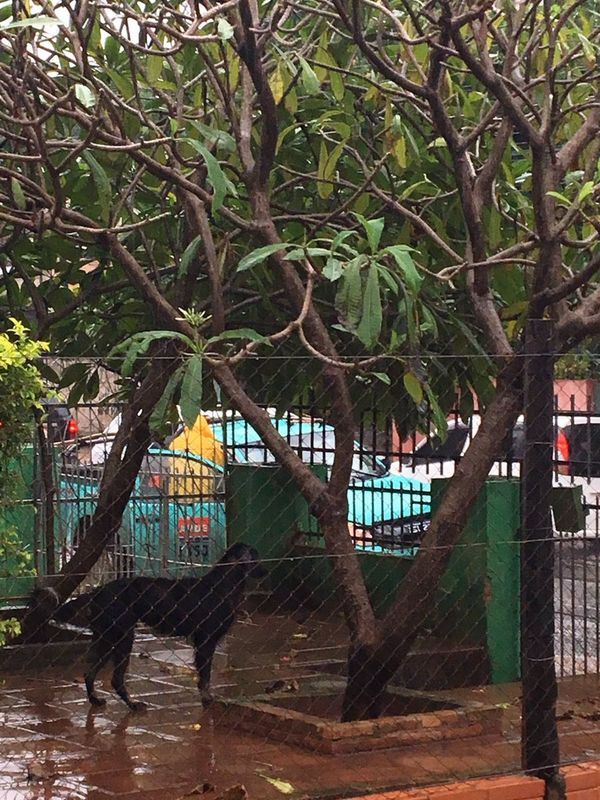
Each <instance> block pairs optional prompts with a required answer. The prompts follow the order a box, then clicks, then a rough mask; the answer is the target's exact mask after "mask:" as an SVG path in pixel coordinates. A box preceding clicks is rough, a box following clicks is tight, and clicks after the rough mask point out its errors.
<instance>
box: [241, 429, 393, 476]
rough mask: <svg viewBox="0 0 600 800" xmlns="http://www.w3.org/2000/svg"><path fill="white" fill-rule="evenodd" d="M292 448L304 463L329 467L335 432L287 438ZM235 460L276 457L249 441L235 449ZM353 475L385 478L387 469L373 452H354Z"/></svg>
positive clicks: (272, 459)
mask: <svg viewBox="0 0 600 800" xmlns="http://www.w3.org/2000/svg"><path fill="white" fill-rule="evenodd" d="M288 443H289V445H290V447H292V448H293V449H294V450H295V451H296V452H297V453H298V454H299V455H300V457H301V458H302V460H303V461H304V463H305V464H326V465H327V466H329V467H331V465H332V464H333V458H334V454H335V433H334V432H333V431H330V430H325V431H324V430H317V431H310V432H308V433H305V434H302V435H301V436H290V437H289V439H288ZM236 460H238V461H248V462H250V463H252V464H274V463H275V457H274V456H273V454H272V453H271V452H270V451H269V450H267V448H266V447H265V445H263V444H262V443H261V442H250V443H249V444H248V445H246V446H244V447H237V448H236ZM352 472H353V473H354V475H355V477H356V476H365V477H374V476H379V475H384V474H385V472H386V469H385V467H384V465H383V464H382V463H380V462H379V461H378V460H377V459H376V458H375V456H374V455H373V454H372V453H369V452H367V451H365V450H356V451H355V453H354V458H353V460H352Z"/></svg>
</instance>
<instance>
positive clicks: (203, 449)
mask: <svg viewBox="0 0 600 800" xmlns="http://www.w3.org/2000/svg"><path fill="white" fill-rule="evenodd" d="M169 449H170V450H179V451H185V452H188V453H192V454H193V455H197V456H201V457H202V458H204V459H206V460H207V461H209V462H212V463H213V464H218V465H219V466H223V464H224V463H225V459H224V457H223V447H222V446H221V443H220V442H218V441H217V440H216V439H215V437H214V435H213V432H212V428H211V427H210V425H209V423H208V420H207V419H206V418H205V417H203V416H202V414H200V416H199V417H198V418H197V419H196V422H194V424H193V425H192V427H191V428H185V429H184V430H183V433H181V434H180V435H179V436H177V437H176V438H175V439H173V441H172V442H171V444H170V445H169ZM215 474H216V473H215V470H213V469H212V468H211V467H210V466H209V465H208V464H203V463H201V462H199V461H195V460H193V459H191V458H185V457H184V456H181V457H179V458H174V459H173V464H172V478H171V481H170V484H171V485H170V487H169V489H170V493H171V494H174V495H177V496H182V495H183V496H187V497H189V499H190V502H193V501H194V499H197V498H198V497H206V496H212V495H213V494H214V491H215V488H214V478H215Z"/></svg>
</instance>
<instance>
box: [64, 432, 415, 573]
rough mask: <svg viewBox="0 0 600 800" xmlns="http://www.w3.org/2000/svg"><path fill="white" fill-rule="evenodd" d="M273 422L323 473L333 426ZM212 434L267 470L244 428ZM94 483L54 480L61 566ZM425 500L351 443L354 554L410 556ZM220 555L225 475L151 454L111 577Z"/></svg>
mask: <svg viewBox="0 0 600 800" xmlns="http://www.w3.org/2000/svg"><path fill="white" fill-rule="evenodd" d="M272 423H273V425H274V426H275V427H276V428H277V430H278V432H279V433H280V434H281V436H283V437H284V438H285V439H286V441H288V443H289V444H290V446H291V447H292V448H293V449H294V450H295V451H296V452H297V453H298V454H299V455H300V457H301V458H302V459H303V461H305V462H306V463H308V464H312V465H325V467H326V468H330V467H331V465H332V463H333V457H334V450H335V447H334V445H335V434H334V430H333V428H332V427H331V426H329V425H326V424H324V423H322V422H319V421H314V420H312V421H303V420H301V419H298V418H291V417H290V418H285V419H276V418H273V419H272ZM211 428H212V431H213V435H214V437H215V439H216V440H217V441H219V442H221V443H222V445H223V450H224V451H225V452H226V454H227V460H228V461H229V462H230V463H231V462H236V463H242V464H244V463H248V464H266V465H268V464H274V463H275V459H274V457H273V455H272V454H271V453H270V452H269V450H267V448H266V447H265V445H264V444H263V442H262V441H261V439H260V436H259V435H258V433H257V432H256V431H255V430H254V429H253V428H252V427H251V426H250V425H249V424H248V423H247V422H245V421H244V420H242V419H232V420H228V421H226V422H225V424H223V422H222V421H217V422H213V423H212V424H211ZM99 480H100V472H99V471H98V470H95V469H94V468H82V467H66V468H65V469H64V470H63V472H62V473H61V478H60V489H59V496H60V502H59V513H58V514H57V521H58V528H59V533H60V535H59V537H58V539H59V541H60V557H61V559H66V558H68V557H69V556H70V555H71V553H72V552H73V551H74V549H75V548H76V547H77V545H78V541H79V538H80V536H81V535H82V534H83V533H84V531H85V527H86V525H87V524H89V520H90V519H91V516H92V514H93V512H94V509H95V506H96V501H97V496H98V489H99ZM430 500H431V496H430V488H429V484H427V483H424V482H421V481H419V480H417V479H415V478H413V477H405V476H402V475H398V474H391V473H390V472H389V470H388V469H387V467H386V465H385V463H384V462H383V461H382V460H381V459H380V458H378V457H377V456H375V455H373V454H371V453H369V452H365V451H363V450H360V448H359V447H358V444H357V446H356V452H355V456H354V463H353V469H352V478H351V483H350V487H349V489H348V528H349V530H350V533H351V534H352V536H353V538H354V541H355V542H356V547H357V549H364V550H371V551H373V550H374V551H379V552H381V551H384V552H402V553H404V554H408V553H410V552H411V550H412V549H413V548H414V547H415V546H416V545H417V544H418V542H419V540H420V538H421V536H422V535H423V533H424V531H425V530H426V528H427V526H428V524H429V517H430ZM315 531H316V528H315ZM225 549H226V504H225V486H224V469H223V467H221V466H219V465H217V464H215V463H214V462H212V461H210V460H208V459H205V458H202V457H200V456H198V455H195V454H194V453H191V452H189V451H178V450H167V449H160V448H153V449H151V450H149V451H148V455H147V456H146V457H145V458H144V461H143V464H142V468H141V469H140V473H139V475H138V478H137V480H136V485H135V489H134V492H133V494H132V496H131V499H130V501H129V503H128V505H127V508H126V511H125V514H124V515H123V522H122V525H121V528H120V530H119V532H118V536H117V540H116V541H115V543H114V546H113V547H112V548H109V551H108V554H107V558H108V559H109V560H110V559H111V558H112V559H113V561H114V569H115V571H117V572H120V573H125V574H151V575H159V574H170V575H173V574H175V575H177V574H189V573H190V572H193V571H194V569H195V568H197V567H200V566H201V565H204V564H207V563H209V564H210V563H214V561H216V560H217V559H218V558H219V557H220V556H221V555H222V553H223V552H224V550H225ZM109 569H110V565H109Z"/></svg>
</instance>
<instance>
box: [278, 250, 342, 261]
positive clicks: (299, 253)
mask: <svg viewBox="0 0 600 800" xmlns="http://www.w3.org/2000/svg"><path fill="white" fill-rule="evenodd" d="M330 254H331V253H330V251H329V250H326V249H325V248H324V247H297V248H296V249H295V250H290V252H289V253H288V254H287V256H286V258H287V259H288V260H289V261H302V259H304V258H306V257H307V256H311V257H313V258H314V257H316V256H329V255H330Z"/></svg>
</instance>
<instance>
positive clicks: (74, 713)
mask: <svg viewBox="0 0 600 800" xmlns="http://www.w3.org/2000/svg"><path fill="white" fill-rule="evenodd" d="M254 369H256V370H260V369H261V362H260V361H257V363H256V364H255V365H254ZM563 389H564V387H563V386H562V385H561V384H560V383H559V382H556V383H555V387H554V409H555V411H554V417H553V442H552V447H553V478H552V486H553V489H552V498H551V518H552V530H551V539H552V542H553V547H554V555H555V559H554V608H549V609H548V611H549V613H550V615H553V616H554V632H555V646H554V664H555V670H556V674H557V675H558V677H559V679H560V680H559V699H558V703H557V706H556V718H557V720H558V725H559V733H560V737H561V747H562V752H561V758H562V761H563V763H567V762H569V761H573V760H577V759H580V758H582V757H583V756H584V755H585V754H588V755H589V753H590V752H592V751H594V750H595V748H596V746H597V745H598V744H599V743H600V731H599V730H597V722H598V720H599V718H600V717H599V716H598V714H597V711H596V706H597V703H598V702H600V695H599V694H598V690H597V686H596V684H597V676H598V662H599V658H600V617H599V614H598V600H599V592H600V589H599V585H600V584H599V572H600V565H599V558H600V545H599V527H600V525H599V515H600V504H599V502H598V492H599V491H600V488H599V486H600V485H599V484H598V481H599V480H600V477H599V475H600V468H599V462H600V457H599V456H597V447H596V439H597V438H598V436H600V434H598V431H600V414H598V415H597V414H596V410H595V407H594V404H593V396H592V395H590V394H589V393H588V394H586V395H584V396H583V397H579V396H578V395H576V394H575V392H574V386H573V385H571V386H570V387H568V388H567V390H566V391H564V390H563ZM378 391H379V392H389V391H392V390H391V389H390V388H389V387H387V386H383V388H382V389H380V390H378ZM371 395H372V396H369V399H368V402H365V403H363V404H362V408H361V410H360V411H359V412H358V413H357V414H356V416H355V428H354V431H353V444H352V446H351V448H350V450H351V453H350V459H351V466H350V464H349V465H348V466H349V469H348V474H349V479H348V482H347V486H345V487H344V490H343V493H342V494H343V500H342V504H341V508H342V509H343V514H344V516H343V520H342V523H343V524H342V525H340V524H339V515H338V517H336V515H335V514H333V515H331V514H328V510H327V509H323V508H322V507H321V506H319V502H318V499H317V500H315V501H312V502H308V501H307V499H306V495H307V490H306V482H308V481H309V480H312V479H314V480H315V481H320V482H321V484H322V486H323V487H326V486H327V485H328V482H330V481H332V482H333V479H332V474H333V473H334V470H335V469H336V468H337V467H336V461H337V460H339V459H340V458H342V456H340V452H341V449H342V448H341V446H340V436H341V434H340V432H339V428H338V419H337V418H336V412H335V411H333V410H332V409H331V408H330V406H329V405H328V404H327V402H326V398H324V397H320V396H319V395H318V392H317V390H316V389H315V392H314V394H313V396H310V397H304V398H302V402H298V401H296V402H294V403H289V404H287V405H286V406H285V408H273V407H271V406H269V405H266V404H262V405H260V404H259V413H260V416H261V418H262V421H263V423H261V424H264V423H265V421H266V422H267V423H268V424H269V426H270V427H271V429H273V430H275V431H277V432H278V434H279V436H280V438H281V439H282V440H283V441H284V442H285V443H287V445H288V446H289V449H290V451H291V452H292V453H293V454H295V455H296V456H298V460H299V462H300V463H301V464H302V465H304V466H305V467H307V468H308V470H307V471H303V472H301V473H298V474H296V475H294V474H291V473H290V470H289V468H288V469H285V468H283V467H282V466H281V465H280V462H281V457H280V456H277V455H275V454H274V451H273V450H274V449H273V447H271V446H269V445H268V444H267V442H266V441H265V436H264V435H263V434H260V433H259V432H258V428H259V427H260V424H259V422H260V420H258V421H257V420H253V421H249V420H248V419H246V418H244V417H243V416H242V415H241V414H240V413H239V412H238V411H236V410H235V409H233V408H232V407H230V406H228V405H226V404H225V403H217V402H214V403H212V407H210V406H209V405H208V404H207V405H206V407H204V406H203V408H202V413H201V414H200V415H199V417H198V418H197V420H196V422H195V423H194V424H193V425H191V426H190V425H186V424H185V423H184V422H183V421H182V419H181V418H179V417H174V418H173V420H172V422H171V424H169V425H168V426H166V427H165V426H163V427H162V428H161V429H160V430H158V429H157V430H153V431H152V434H151V436H150V438H149V439H148V440H147V441H145V443H144V446H143V452H141V451H140V452H137V453H133V448H134V444H132V443H131V442H127V440H125V445H124V443H123V442H124V440H123V438H122V435H123V431H124V429H125V428H126V427H127V424H128V423H127V414H128V405H127V404H126V403H122V402H117V401H115V399H114V397H108V398H107V399H106V400H103V401H100V402H86V403H78V404H74V405H70V404H69V402H68V399H66V398H62V399H61V400H60V401H58V402H54V403H53V404H52V406H50V407H49V411H48V413H47V416H46V417H45V418H44V423H43V433H44V434H45V435H44V436H43V437H37V438H36V440H35V442H34V444H33V445H32V447H31V448H28V449H27V450H26V451H25V452H24V453H23V455H22V458H21V459H20V461H19V463H18V464H15V465H14V474H15V487H16V496H15V497H14V498H13V499H12V500H11V502H10V503H8V504H4V507H3V508H2V515H1V518H2V523H1V524H2V535H3V553H2V568H1V571H2V577H1V583H0V594H1V601H2V619H3V625H4V627H3V628H1V629H0V631H1V634H0V635H2V637H3V640H4V646H3V647H2V648H0V667H1V669H2V685H1V686H0V704H1V708H0V713H1V714H2V726H3V731H4V733H3V734H2V737H3V739H6V743H7V745H8V750H9V755H8V756H7V759H6V760H5V761H4V762H3V763H4V765H5V766H4V767H3V770H4V771H1V772H0V774H1V776H2V777H1V780H2V781H3V782H4V783H3V784H2V786H5V787H8V788H10V790H11V791H13V795H12V796H15V797H20V796H23V797H29V796H37V795H35V794H31V793H32V792H34V791H35V789H34V788H32V781H33V784H35V783H36V782H37V783H39V784H40V785H42V784H43V785H44V786H45V787H46V788H48V787H51V788H50V791H51V792H53V793H52V794H50V795H49V796H52V797H63V796H73V797H79V796H81V797H98V798H100V797H103V796H110V795H111V794H112V795H113V796H114V795H115V793H116V794H117V795H118V796H129V795H131V796H132V797H133V796H137V795H136V794H135V793H136V792H138V793H140V796H142V793H143V795H144V796H150V797H151V796H154V795H153V794H152V793H153V792H154V793H155V796H157V797H159V796H160V797H173V798H179V797H183V796H185V795H186V793H187V794H189V793H190V792H192V791H196V793H197V794H200V793H201V792H202V791H204V792H205V793H206V794H207V795H208V796H209V797H211V796H214V797H217V796H218V795H219V792H223V791H224V789H225V788H227V786H230V785H231V786H233V785H235V784H238V783H239V784H244V785H245V787H246V790H247V792H248V793H249V796H250V797H261V798H262V797H266V798H271V797H278V796H281V795H282V794H290V795H291V796H296V797H317V796H327V793H329V796H332V797H334V796H342V794H344V793H345V795H346V796H349V793H352V792H354V793H355V794H356V795H359V794H360V793H361V791H364V792H366V791H367V789H373V790H375V789H386V788H387V789H389V788H391V789H393V788H395V787H400V786H406V785H412V784H421V783H427V782H438V781H445V780H448V779H450V778H455V777H461V778H462V777H465V776H467V775H469V776H471V775H489V774H496V773H499V772H506V771H510V770H513V769H517V768H518V767H519V764H520V752H519V746H520V745H519V742H520V735H521V729H520V725H521V720H520V717H521V687H520V683H519V681H520V675H521V651H520V636H521V616H520V595H521V589H522V576H521V569H522V564H521V559H520V548H521V536H520V529H521V491H522V481H521V478H522V474H523V464H524V461H523V459H524V457H525V450H526V431H525V423H524V418H523V416H522V415H518V416H517V417H516V421H515V422H514V424H513V425H511V426H510V428H509V430H508V431H507V432H506V433H504V434H503V435H502V436H500V435H499V436H498V442H497V447H496V449H495V451H494V453H493V456H491V457H490V465H491V466H489V469H487V476H488V478H487V481H486V482H485V484H484V485H483V486H482V488H481V490H480V491H479V492H478V497H477V500H476V502H475V503H474V504H473V505H472V507H471V508H470V509H469V513H468V515H467V520H466V524H465V525H464V528H463V530H462V532H461V533H460V536H457V539H456V542H454V543H452V545H451V546H450V545H448V544H447V541H446V540H445V539H444V537H443V535H442V536H440V535H439V534H436V537H435V538H434V539H430V538H428V531H429V530H430V526H431V525H432V524H433V520H435V518H436V513H437V511H438V510H439V508H440V506H441V504H442V503H443V501H444V496H445V492H446V490H447V488H448V484H449V481H450V480H451V479H452V477H453V476H455V475H457V479H459V480H460V479H462V480H463V481H464V480H465V474H464V464H465V463H469V462H468V451H469V447H470V445H471V442H472V441H473V440H474V439H475V437H476V436H477V434H478V432H479V431H480V430H481V429H482V426H484V425H485V423H484V420H485V415H486V413H487V412H486V410H485V409H483V408H482V409H479V408H478V404H477V402H474V404H473V407H474V409H473V411H472V412H471V413H470V414H469V415H468V416H465V415H464V414H463V415H461V413H460V410H459V409H458V408H453V409H450V411H449V412H448V413H447V414H445V417H446V424H447V431H443V430H440V425H439V416H438V418H437V425H436V424H434V422H433V420H432V418H430V416H429V415H428V413H427V409H426V408H423V409H422V413H421V420H420V422H419V424H418V426H416V425H415V426H414V427H413V428H412V429H410V430H407V427H408V426H407V425H403V424H402V422H403V421H402V420H401V419H399V418H398V415H397V414H395V413H394V412H393V410H389V409H393V403H389V398H387V400H388V402H385V403H383V402H382V403H381V408H380V407H379V404H378V401H377V392H371ZM58 408H61V409H63V410H62V411H61V412H60V413H55V414H54V418H53V419H51V411H52V410H54V412H57V409H58ZM129 419H130V420H131V417H130V418H129ZM124 420H125V423H124V424H122V423H123V421H124ZM125 433H127V431H125ZM40 442H41V444H40ZM42 448H45V452H46V455H47V456H49V457H50V462H51V467H52V468H51V470H50V471H49V472H48V471H47V470H46V471H44V469H43V455H44V454H43V453H42V452H41V450H42ZM128 448H129V450H128ZM113 450H115V451H118V452H117V453H116V455H117V456H118V458H116V457H115V453H114V452H113ZM133 455H135V456H136V457H137V458H138V462H137V465H136V468H135V470H134V472H131V470H129V471H128V470H127V469H126V466H127V459H128V458H131V457H132V456H133ZM115 475H116V476H117V478H116V479H115ZM298 475H300V477H298ZM49 476H50V479H49ZM307 476H308V477H307ZM127 480H129V485H127ZM466 480H467V481H468V480H469V474H468V473H467V475H466ZM472 480H476V478H475V477H474V476H473V477H472ZM303 481H304V482H305V483H304V484H303ZM129 490H130V491H129ZM111 492H112V495H110V493H111ZM107 493H108V494H109V495H110V496H111V497H113V498H114V502H113V504H112V505H111V506H110V507H108V508H104V507H103V505H102V504H103V498H105V497H106V496H107ZM119 503H120V504H121V505H120V506H119V508H120V509H122V514H121V513H120V512H119V513H118V515H117V516H111V511H112V509H113V508H114V507H116V506H117V505H118V504H119ZM332 507H333V506H332ZM103 532H104V533H105V534H106V535H105V537H104V541H103V543H102V544H101V545H99V546H98V545H97V543H98V540H99V537H101V535H103ZM94 542H96V549H97V551H98V552H97V553H96V555H97V557H90V556H89V551H90V550H93V549H94ZM240 543H243V544H240ZM86 551H88V556H87V558H88V561H85V562H83V561H79V562H78V560H77V559H78V558H79V557H83V556H81V554H82V553H85V552H86ZM442 552H443V554H444V556H443V557H446V563H445V567H444V569H443V570H442V574H441V578H440V580H439V582H436V579H435V571H434V566H435V564H436V563H437V562H438V560H439V559H438V556H439V554H440V553H442ZM426 558H430V559H431V562H430V563H431V564H432V565H434V566H433V567H432V572H431V583H432V584H437V585H435V586H432V587H430V586H429V585H427V581H425V582H424V583H423V584H422V587H421V588H422V594H423V595H424V596H425V595H428V593H430V590H431V602H429V603H428V605H427V607H425V606H423V608H424V609H425V610H424V613H423V617H422V619H420V621H419V626H418V628H419V630H418V636H415V637H413V638H411V639H410V641H409V642H408V640H407V639H406V638H405V639H404V640H402V641H399V640H398V638H397V636H398V635H399V634H398V631H400V630H402V626H403V624H404V619H405V618H406V617H408V616H409V613H408V612H409V610H410V609H409V608H408V607H405V608H403V607H402V598H403V597H404V595H403V590H404V588H405V587H406V586H407V585H408V584H409V583H410V582H411V580H414V575H415V574H422V573H415V564H417V562H418V561H419V559H420V563H423V562H424V561H425V559H426ZM90 561H91V563H92V566H91V568H89V569H87V568H86V569H84V568H83V567H82V566H81V565H82V564H84V563H85V564H87V563H90ZM425 563H426V562H425ZM49 564H53V565H54V569H53V570H51V569H49V568H48V565H49ZM352 564H357V566H358V568H359V577H358V578H357V576H356V575H352ZM70 574H71V575H73V574H74V575H75V576H76V579H75V580H72V582H71V584H70V586H71V590H70V591H69V593H68V596H69V599H67V598H65V597H64V590H63V584H61V576H63V577H64V576H65V575H67V576H69V575H70ZM35 585H38V586H42V587H43V586H47V587H50V588H46V589H44V588H42V589H41V590H39V589H38V593H37V595H36V597H38V599H39V601H40V602H39V608H42V607H43V608H44V609H45V610H46V611H47V612H48V615H50V616H51V617H52V619H51V621H50V623H49V625H48V621H47V619H44V624H43V625H40V626H39V627H40V635H39V636H33V637H32V638H31V639H30V640H29V641H28V643H26V644H23V642H21V641H19V639H18V638H15V634H16V633H17V632H18V630H17V627H16V626H15V621H16V620H18V621H20V624H21V625H22V627H23V626H24V627H26V623H27V616H26V615H24V608H25V607H26V606H27V604H28V603H29V599H30V597H31V593H32V591H33V590H34V586H35ZM407 596H413V595H410V593H409V594H408V595H407ZM40 598H41V599H40ZM364 598H367V602H368V604H369V605H368V609H367V611H366V612H365V611H364V608H360V607H359V606H360V602H361V601H363V599H364ZM65 599H66V600H67V602H64V601H65ZM39 608H38V611H39ZM357 608H358V610H357ZM361 615H362V616H361ZM365 621H366V622H365ZM370 623H371V624H373V626H374V627H376V629H377V632H378V633H379V632H381V631H383V630H384V631H385V634H384V638H383V641H384V645H379V648H380V649H379V651H378V652H377V653H376V655H375V656H370V657H369V658H368V659H366V662H365V665H363V666H362V667H360V669H358V682H359V689H358V695H359V696H361V695H362V696H364V695H369V693H372V691H373V685H372V684H374V683H376V682H379V683H380V684H381V686H380V689H381V691H380V693H379V695H378V697H377V698H376V701H373V702H371V700H369V703H368V704H367V706H368V707H366V710H365V709H364V708H363V711H362V713H358V714H356V713H354V712H353V711H352V709H353V708H354V710H356V708H357V707H359V706H360V702H359V703H358V705H357V703H354V705H353V698H352V697H350V696H349V694H350V690H349V688H348V687H354V690H356V675H354V677H353V671H354V672H356V665H355V664H353V661H352V654H353V653H356V652H357V649H358V650H360V647H357V641H358V642H359V645H360V642H361V641H363V642H364V641H367V642H368V636H365V625H366V628H367V629H368V626H369V624H370ZM361 637H363V638H362V639H361ZM407 642H408V644H407ZM403 648H404V650H405V652H403V653H402V656H401V657H398V658H396V659H394V660H391V661H389V660H387V656H386V657H382V652H383V651H384V650H385V652H386V653H387V652H388V650H389V651H390V652H396V650H402V649H403ZM349 654H350V659H349ZM104 670H107V680H106V682H105V683H103V682H102V678H103V675H104ZM84 675H85V678H84V677H83V676H84ZM198 690H199V691H198ZM544 690H545V687H540V692H543V691H544ZM119 698H120V699H119ZM371 699H372V698H371ZM121 701H124V702H125V704H126V705H124V704H123V703H122V702H121ZM105 703H106V704H105ZM373 703H375V705H376V706H377V708H376V709H375V706H374V705H373ZM142 704H143V705H144V706H145V708H146V714H145V715H143V716H142V715H141V714H139V713H138V712H140V711H141V709H142ZM88 709H89V711H88ZM349 709H350V710H349ZM128 711H133V712H136V713H135V714H134V715H132V716H129V715H128V714H127V712H128ZM356 720H358V721H356ZM108 732H111V733H113V734H114V737H113V739H112V740H111V742H112V744H108V745H107V742H108V739H107V737H106V736H105V735H104V734H106V733H108ZM32 742H33V744H32ZM492 745H493V747H492ZM192 754H193V758H192ZM357 754H360V757H359V758H358V757H357ZM24 762H25V764H26V765H27V764H29V765H31V763H33V764H34V766H35V765H37V766H35V769H34V773H35V770H36V769H37V770H38V771H39V770H41V777H38V778H36V777H35V774H34V776H33V778H32V777H31V775H29V783H27V775H25V777H24V776H23V773H22V769H23V763H24ZM190 762H193V763H190ZM173 765H176V767H175V768H174V766H173ZM11 770H12V771H11ZM114 771H116V772H117V773H118V774H119V776H120V777H119V778H118V780H117V781H116V782H115V780H114V778H113V777H111V776H112V775H113V772H114ZM175 772H176V773H177V774H175ZM324 775H327V776H328V777H327V779H324V777H323V776H324ZM145 776H151V777H145ZM119 780H120V781H121V783H120V784H119V782H118V781H119ZM90 786H92V787H95V788H93V789H90ZM82 787H83V788H82ZM115 787H120V788H118V790H117V789H116V788H115ZM1 788H2V787H0V789H1ZM19 792H20V794H19ZM78 792H79V794H78ZM94 792H96V794H94ZM211 792H213V794H210V793H211ZM69 793H71V794H69ZM240 796H242V795H240Z"/></svg>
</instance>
